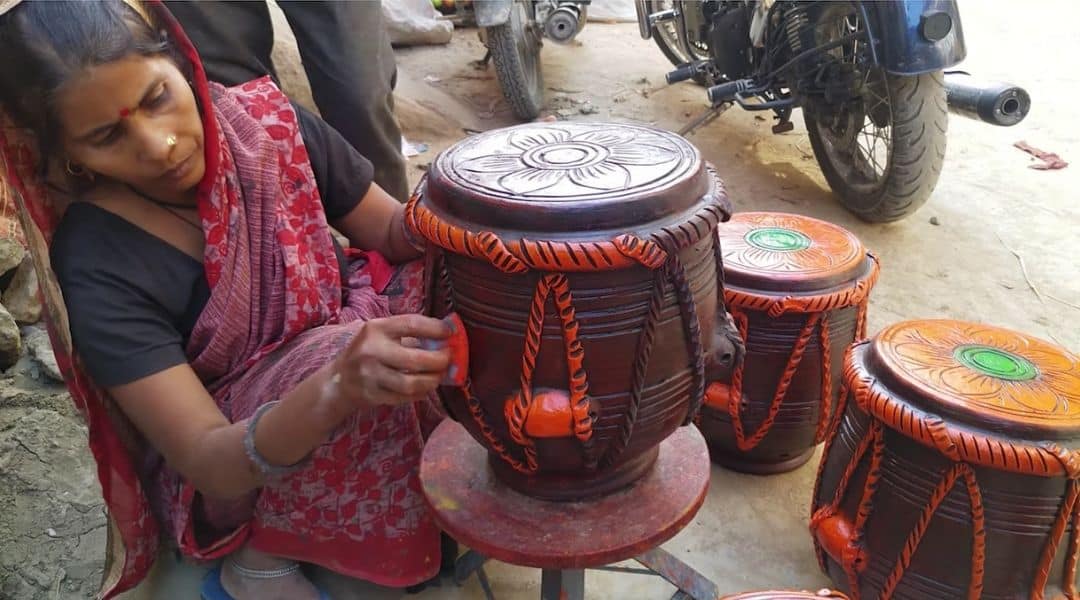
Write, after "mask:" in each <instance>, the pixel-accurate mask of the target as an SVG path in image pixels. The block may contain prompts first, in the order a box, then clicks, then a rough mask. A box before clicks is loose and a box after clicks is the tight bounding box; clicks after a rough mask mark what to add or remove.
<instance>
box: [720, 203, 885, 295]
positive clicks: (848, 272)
mask: <svg viewBox="0 0 1080 600" xmlns="http://www.w3.org/2000/svg"><path fill="white" fill-rule="evenodd" d="M719 235H720V247H721V248H722V249H723V252H724V269H725V271H726V272H727V273H728V277H729V280H730V281H731V282H732V283H733V284H735V285H741V286H747V287H764V288H766V289H769V288H773V287H774V286H780V289H777V291H781V292H787V291H790V290H791V289H792V286H795V287H796V288H805V287H808V286H809V285H811V284H812V285H813V286H814V287H828V286H829V285H835V284H837V283H840V282H842V281H846V280H850V279H851V278H852V274H853V273H854V272H855V271H856V270H858V269H860V268H861V267H862V266H863V262H864V261H865V258H866V249H865V248H864V247H863V245H862V242H860V241H859V239H858V238H857V237H855V235H854V234H852V233H851V232H849V231H847V230H846V229H844V228H842V227H838V226H836V225H833V224H832V223H826V222H825V221H819V220H818V219H813V218H810V217H804V216H802V215H795V214H786V213H776V212H743V213H736V214H735V215H734V216H732V218H731V221H729V222H728V223H726V224H724V225H723V226H721V227H720V234H719ZM770 282H772V283H771V284H770Z"/></svg>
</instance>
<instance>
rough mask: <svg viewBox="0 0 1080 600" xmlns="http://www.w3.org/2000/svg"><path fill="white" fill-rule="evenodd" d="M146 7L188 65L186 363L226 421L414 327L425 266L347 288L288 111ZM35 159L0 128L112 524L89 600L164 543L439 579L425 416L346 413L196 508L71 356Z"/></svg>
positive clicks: (415, 408) (377, 260) (1, 170)
mask: <svg viewBox="0 0 1080 600" xmlns="http://www.w3.org/2000/svg"><path fill="white" fill-rule="evenodd" d="M146 8H147V14H148V15H149V16H150V18H151V19H153V20H154V21H155V22H156V23H157V24H158V26H160V27H161V28H163V29H165V30H167V31H168V32H169V33H170V37H171V38H172V39H173V41H174V43H175V44H177V46H178V47H179V48H180V50H181V51H182V52H183V53H184V55H185V56H187V57H188V59H189V60H190V61H191V62H192V65H193V67H194V68H193V70H194V79H193V81H194V84H193V87H194V89H195V94H196V98H197V99H198V100H199V104H200V107H201V108H202V118H203V127H204V131H205V140H206V147H205V152H206V164H207V173H206V176H205V177H204V179H203V181H202V182H201V183H200V185H199V191H198V198H199V207H198V208H199V216H200V218H201V220H202V225H203V231H204V234H205V252H204V254H205V259H204V263H205V268H206V277H207V281H208V282H209V284H210V289H211V294H210V299H209V301H208V303H207V305H206V308H205V309H204V311H203V312H202V314H201V316H200V318H199V319H198V321H197V322H196V324H195V327H194V330H193V331H192V333H191V336H190V339H189V341H188V345H187V348H186V353H187V357H188V360H189V363H190V364H191V366H192V368H193V369H194V370H195V372H196V373H197V374H198V376H199V378H200V379H201V380H202V381H203V383H204V384H205V385H206V387H207V389H208V390H209V391H210V393H211V394H212V395H213V397H214V400H215V401H216V403H217V404H218V406H219V408H220V409H221V410H222V412H223V413H224V414H225V415H226V416H227V417H228V418H229V419H230V420H231V421H233V422H236V421H240V420H243V419H246V418H248V417H249V416H250V415H251V414H252V413H253V412H254V411H255V410H256V409H257V408H258V407H259V406H260V405H262V404H263V403H265V402H268V401H271V400H276V399H279V398H280V397H282V396H283V395H284V394H285V393H287V392H288V391H289V390H291V389H292V388H293V387H295V386H296V385H297V384H298V383H299V382H300V381H302V380H303V379H304V378H306V377H307V376H308V375H310V374H312V373H313V372H315V371H316V370H318V369H319V368H321V367H322V366H323V365H324V364H326V363H327V362H329V361H330V360H332V359H333V358H334V357H335V356H336V355H337V354H338V353H339V352H340V350H341V349H342V348H343V347H344V346H345V345H346V344H347V343H348V341H349V340H350V339H351V338H352V336H353V335H354V334H355V333H356V331H357V330H358V328H359V327H360V326H361V324H362V323H363V322H364V321H366V320H369V319H373V318H379V317H385V316H388V315H391V314H395V313H401V312H416V311H418V310H419V309H420V306H421V303H422V299H423V298H422V296H423V287H424V286H423V273H422V265H421V264H420V263H419V262H414V263H410V264H408V265H404V266H402V267H397V268H395V267H391V266H389V265H388V264H387V263H386V261H385V260H384V259H382V257H381V256H379V255H377V254H373V253H362V252H356V251H349V252H348V253H347V254H348V257H349V258H348V259H347V260H348V262H349V264H348V265H347V268H346V272H347V273H348V274H349V276H348V278H347V279H348V280H347V281H345V282H342V281H341V271H340V270H339V268H338V264H337V258H336V256H335V253H334V250H333V246H332V242H331V238H330V230H329V225H328V224H327V222H326V217H325V213H324V212H323V210H322V204H321V201H320V198H319V192H318V188H317V186H316V182H315V178H314V174H313V173H312V170H311V165H310V163H309V161H308V157H307V151H306V149H305V146H304V143H303V141H302V139H301V137H300V130H299V126H298V123H297V117H296V114H295V112H294V111H293V109H292V107H291V105H290V104H289V102H288V99H287V98H286V96H285V95H284V94H283V93H282V92H281V91H280V90H279V89H278V88H277V87H276V86H275V85H274V84H273V82H272V81H270V80H269V79H268V78H264V79H259V80H255V81H252V82H248V83H246V84H243V85H241V86H237V87H235V88H228V89H226V88H224V87H222V86H219V85H217V84H213V83H208V82H207V81H206V78H205V75H204V73H203V70H202V66H201V64H200V62H199V59H198V56H197V54H196V53H195V50H194V48H193V47H192V46H191V44H190V42H189V41H188V40H187V37H186V36H185V35H184V34H183V31H182V29H181V28H180V27H179V25H178V24H177V23H176V21H175V20H174V19H173V18H172V16H171V15H170V14H169V13H168V11H167V10H166V9H165V8H164V7H163V6H161V5H160V3H157V2H151V3H147V6H146ZM34 148H35V144H34V143H33V140H32V139H31V138H30V137H29V136H28V135H27V133H26V132H25V131H22V130H19V129H16V128H15V127H14V126H13V125H12V124H11V122H10V121H9V120H7V118H6V117H5V116H4V115H3V114H2V112H0V156H2V157H3V159H4V160H3V162H2V163H0V179H2V180H3V181H2V183H3V185H0V205H3V206H8V205H15V206H17V207H18V209H19V211H18V212H19V217H20V223H21V225H22V229H23V233H24V235H25V238H26V239H25V241H26V243H27V246H28V248H29V249H30V251H31V254H32V256H33V259H34V262H35V267H36V268H37V270H38V276H39V280H40V281H41V282H42V293H43V296H44V300H45V313H46V317H47V325H48V327H49V331H50V336H51V337H52V340H53V348H54V350H55V353H56V356H57V363H58V364H59V366H60V367H61V371H62V373H63V375H64V378H65V382H66V384H67V386H68V389H69V390H70V392H71V395H72V398H73V400H74V402H75V404H76V405H77V407H78V408H79V410H80V412H81V413H82V415H83V417H84V418H85V419H86V422H87V425H88V429H89V443H90V448H91V450H92V452H93V454H94V457H95V460H96V463H97V465H98V478H99V481H100V482H101V485H102V491H103V495H104V498H105V502H106V505H107V507H108V510H109V517H110V519H109V520H110V529H109V534H110V535H109V548H108V550H107V554H108V556H107V560H106V572H105V580H104V581H103V584H102V589H101V592H100V597H102V598H111V597H114V596H115V595H116V594H118V593H120V592H122V591H124V590H126V589H129V588H131V587H133V586H134V585H136V584H137V583H138V582H139V581H140V580H141V579H142V578H143V577H144V576H145V575H146V573H147V572H148V571H149V569H150V567H151V566H152V564H153V561H154V560H155V558H156V556H157V551H158V548H159V543H160V540H161V539H163V538H164V539H165V540H166V541H168V542H171V543H173V544H175V545H176V546H177V547H178V548H179V549H180V550H181V552H182V553H183V554H184V555H187V556H190V557H193V558H195V559H205V560H210V559H215V558H219V557H221V556H224V555H226V554H228V553H230V552H232V551H234V550H235V549H237V548H238V547H239V546H240V545H242V544H243V543H245V542H248V541H250V543H251V544H252V545H253V546H254V547H256V548H258V549H260V550H263V551H265V552H269V553H273V554H276V555H281V556H286V557H290V558H293V559H296V560H300V561H305V562H312V563H316V564H319V565H322V566H325V567H327V568H329V569H332V570H334V571H337V572H339V573H342V574H345V575H348V576H352V577H357V578H362V579H366V580H369V581H373V582H375V583H378V584H381V585H387V586H396V587H400V586H405V585H410V584H414V583H417V582H420V581H423V580H426V579H428V578H430V577H432V576H434V574H435V573H436V572H437V571H438V568H439V532H438V529H437V527H436V526H435V524H434V522H433V521H432V519H431V516H430V515H429V513H428V510H427V508H426V506H425V504H424V502H423V498H422V496H421V491H420V485H419V479H418V469H419V462H420V453H421V450H422V446H423V436H422V431H421V426H422V425H426V426H430V425H431V421H433V420H437V419H438V418H439V417H440V416H441V414H440V413H439V412H438V410H437V409H435V408H433V407H432V406H428V405H424V404H417V405H406V406H399V407H393V408H391V407H383V408H379V409H375V410H372V411H370V412H367V413H363V414H356V415H354V416H352V417H350V418H349V419H347V420H346V421H345V422H344V423H342V424H341V426H340V427H338V429H337V430H336V432H335V434H334V435H333V436H332V437H331V438H330V440H328V441H327V442H326V443H324V444H323V445H321V446H319V447H318V448H316V450H315V451H314V452H313V453H312V454H311V456H310V457H309V458H308V459H307V460H306V462H305V463H304V467H303V468H302V469H300V470H298V471H296V472H294V473H292V474H290V475H289V476H287V477H285V478H283V479H282V480H280V481H277V482H274V483H272V484H269V485H267V486H265V487H263V488H260V489H259V490H256V491H255V492H253V493H251V494H250V495H249V496H248V497H245V498H241V499H237V500H234V501H228V502H223V501H215V500H213V499H209V498H206V497H203V496H201V495H200V494H198V493H197V492H196V491H195V490H194V488H193V487H192V486H191V485H190V484H189V483H187V482H186V481H185V480H184V479H183V478H182V477H180V476H179V475H178V474H177V473H176V472H174V471H173V470H172V469H171V468H169V466H168V465H166V464H164V462H163V461H162V460H161V459H160V458H159V457H158V456H157V454H156V453H154V452H153V451H152V450H151V449H150V448H149V447H148V446H147V445H146V444H145V442H144V441H143V440H142V439H141V437H140V436H139V435H138V433H137V432H135V431H134V429H133V428H132V427H131V425H130V423H129V422H128V421H127V419H126V418H125V417H124V416H123V415H122V414H121V413H120V412H119V410H118V409H117V408H116V406H115V404H114V403H113V402H112V401H111V400H110V399H109V398H108V395H107V394H106V393H105V392H104V391H103V390H101V389H100V388H98V387H97V386H95V385H94V383H93V382H92V381H91V380H90V378H89V377H87V376H86V374H85V371H84V370H83V369H82V367H81V363H80V360H79V357H78V355H77V353H76V352H75V349H74V348H73V347H72V344H71V339H70V333H69V330H68V326H67V312H66V310H65V308H64V305H63V299H62V296H61V294H60V292H59V288H58V286H57V284H56V278H55V275H53V273H52V271H51V269H50V267H49V259H48V243H49V241H50V239H51V236H52V231H53V229H54V228H55V226H56V224H57V222H58V220H59V216H60V215H61V214H62V211H63V208H64V207H63V205H62V203H61V202H59V201H56V200H54V199H52V198H50V194H49V192H48V190H47V189H46V187H45V186H43V185H42V182H41V181H40V180H39V178H38V177H37V170H36V169H35V165H36V163H37V160H38V157H37V156H36V155H35V150H34ZM343 283H344V285H343Z"/></svg>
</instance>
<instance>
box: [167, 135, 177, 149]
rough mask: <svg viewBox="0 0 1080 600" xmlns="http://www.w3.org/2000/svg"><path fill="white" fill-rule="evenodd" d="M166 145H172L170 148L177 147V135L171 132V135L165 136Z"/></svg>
mask: <svg viewBox="0 0 1080 600" xmlns="http://www.w3.org/2000/svg"><path fill="white" fill-rule="evenodd" d="M165 145H166V146H168V147H170V148H175V147H176V136H175V135H174V134H169V136H168V137H166V138H165Z"/></svg>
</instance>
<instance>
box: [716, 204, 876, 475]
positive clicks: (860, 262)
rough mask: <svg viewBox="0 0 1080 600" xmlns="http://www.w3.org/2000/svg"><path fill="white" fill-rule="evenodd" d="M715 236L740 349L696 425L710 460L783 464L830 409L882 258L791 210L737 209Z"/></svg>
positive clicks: (751, 468)
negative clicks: (731, 371) (738, 362)
mask: <svg viewBox="0 0 1080 600" xmlns="http://www.w3.org/2000/svg"><path fill="white" fill-rule="evenodd" d="M719 236H720V247H721V248H722V249H723V270H724V276H725V278H726V281H725V284H724V295H725V299H726V301H727V307H728V309H729V310H730V311H731V314H732V316H733V317H734V318H735V322H736V325H737V328H738V330H739V335H741V336H742V338H743V341H744V342H745V344H746V357H745V359H744V360H743V362H742V365H741V367H738V368H736V370H735V372H734V374H733V377H732V378H731V380H730V381H714V382H710V385H709V389H708V393H707V395H706V401H705V406H704V408H703V409H702V411H701V418H700V420H699V422H698V425H699V427H701V429H702V432H703V433H704V434H705V439H706V441H707V442H708V443H709V449H710V453H711V455H712V457H713V460H715V461H716V462H718V463H720V464H722V465H724V466H726V467H729V468H732V469H735V470H738V471H744V472H749V473H778V472H783V471H788V470H791V469H794V468H796V467H798V466H799V465H801V464H803V463H805V462H806V461H807V460H808V459H809V458H810V456H811V455H812V454H813V452H814V447H815V446H816V444H817V443H818V442H820V441H821V439H822V438H823V437H824V434H825V431H826V429H827V427H828V422H829V419H830V417H831V416H832V415H834V414H835V413H834V411H833V410H832V406H833V404H834V402H835V398H836V396H837V395H838V393H839V387H840V386H839V379H840V367H841V359H842V358H843V355H844V351H845V350H846V349H847V347H848V346H849V345H850V344H851V343H852V342H853V341H854V340H855V339H856V338H860V337H862V336H863V331H864V329H865V327H866V307H867V303H868V302H869V295H870V291H871V289H872V288H873V286H874V283H875V282H876V281H877V277H878V262H877V259H876V258H874V256H873V255H871V254H870V253H869V252H867V250H866V248H864V247H863V245H862V243H861V242H859V240H858V238H856V237H855V236H854V235H853V234H852V233H850V232H848V231H847V230H845V229H843V228H842V227H839V226H837V225H833V224H831V223H826V222H825V221H819V220H817V219H812V218H810V217H803V216H800V215H794V214H786V213H771V212H745V213H738V214H736V215H735V216H733V217H732V219H731V221H730V222H729V223H726V224H725V225H724V226H723V227H721V228H720V231H719Z"/></svg>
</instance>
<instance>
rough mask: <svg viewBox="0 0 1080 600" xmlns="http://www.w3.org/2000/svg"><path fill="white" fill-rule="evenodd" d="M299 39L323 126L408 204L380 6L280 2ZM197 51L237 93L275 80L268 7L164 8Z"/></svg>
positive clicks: (206, 4)
mask: <svg viewBox="0 0 1080 600" xmlns="http://www.w3.org/2000/svg"><path fill="white" fill-rule="evenodd" d="M278 4H279V6H281V9H282V11H283V12H284V13H285V17H286V18H287V19H288V21H289V25H290V27H291V28H292V30H293V33H294V34H295V35H296V43H297V46H299V48H300V58H301V59H302V61H303V64H304V70H305V71H306V72H307V76H308V81H309V82H310V83H311V92H312V96H314V98H315V104H316V105H317V106H318V107H319V112H320V113H322V117H323V119H325V120H326V122H327V123H329V124H330V125H331V126H332V127H334V129H337V130H338V131H339V132H340V133H341V135H342V136H344V137H345V139H346V140H347V141H348V142H349V143H351V144H352V145H353V147H355V148H356V149H357V150H359V151H360V153H361V154H363V155H364V156H365V157H367V159H368V160H370V161H371V162H372V164H374V165H375V182H376V183H378V184H379V186H380V187H382V188H383V189H385V190H386V191H387V192H388V193H390V195H392V196H394V197H395V198H397V199H398V200H399V201H402V202H404V201H405V200H406V199H407V198H408V196H409V189H408V180H407V178H406V175H405V158H404V156H402V154H401V130H400V129H399V128H398V124H397V120H396V119H395V118H394V98H393V88H394V83H395V80H396V76H397V68H396V66H395V64H394V53H393V50H392V49H391V47H390V38H389V36H388V35H387V33H386V29H385V28H384V27H383V23H382V7H381V5H380V4H381V3H380V2H371V1H364V2H312V1H303V2H288V1H279V2H278ZM166 5H168V7H169V10H171V11H172V13H173V14H174V15H175V16H176V18H177V20H179V21H180V23H181V24H182V25H183V26H184V30H185V31H186V32H187V34H188V36H189V37H190V38H191V41H192V42H193V43H194V44H195V47H196V48H197V49H198V51H199V55H200V56H201V57H202V60H203V64H204V66H205V68H206V72H207V75H208V77H209V78H210V79H211V80H212V81H218V82H220V83H223V84H225V85H236V84H238V83H243V82H245V81H249V80H251V79H255V78H256V77H261V76H263V75H267V74H269V75H271V76H272V77H274V79H275V80H277V74H276V73H275V72H274V66H273V62H272V60H271V58H270V51H271V50H272V49H273V47H274V32H273V27H272V25H271V22H270V11H269V9H268V8H267V6H266V3H265V2H219V1H199V2H187V1H183V2H182V1H178V0H171V1H167V2H166Z"/></svg>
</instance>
